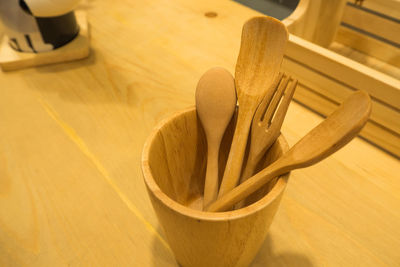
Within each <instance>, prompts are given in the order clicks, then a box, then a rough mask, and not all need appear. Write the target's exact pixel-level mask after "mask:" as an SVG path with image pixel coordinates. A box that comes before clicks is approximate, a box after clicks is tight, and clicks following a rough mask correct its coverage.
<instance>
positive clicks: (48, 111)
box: [0, 0, 400, 266]
mask: <svg viewBox="0 0 400 267" xmlns="http://www.w3.org/2000/svg"><path fill="white" fill-rule="evenodd" d="M82 8H83V9H85V10H87V12H88V17H89V21H90V25H91V46H92V51H91V56H90V58H88V59H86V60H82V61H77V62H73V63H66V64H58V65H53V66H46V67H40V68H31V69H26V70H22V71H14V72H9V73H3V72H0V85H1V87H0V266H64V265H70V266H177V264H176V262H175V261H174V257H173V255H172V253H171V251H170V249H169V247H168V244H167V243H166V241H165V238H164V235H163V233H162V230H161V229H160V226H159V223H158V222H157V219H156V217H155V214H154V212H153V210H152V207H151V204H150V201H149V199H148V196H147V193H146V190H145V185H144V182H143V179H142V175H141V169H140V159H141V151H142V147H143V144H144V142H145V140H146V137H147V136H148V134H149V133H150V131H151V130H152V128H153V127H154V126H155V124H156V123H157V122H158V121H160V120H161V119H162V118H165V117H166V116H168V115H170V114H172V113H173V112H174V111H177V110H180V109H183V108H185V107H188V106H191V105H193V104H194V90H195V88H196V83H197V81H198V79H199V78H200V76H201V74H202V73H204V71H206V70H207V69H208V68H210V67H213V66H222V67H225V68H227V69H228V70H230V71H231V72H232V73H233V71H234V66H235V62H236V57H237V54H238V50H239V44H240V32H241V27H242V25H243V23H244V22H245V21H246V20H247V19H249V18H250V17H252V16H255V15H259V14H258V13H257V12H255V11H252V10H250V9H248V8H246V7H244V6H241V5H239V4H237V3H235V2H232V1H228V0H221V1H211V0H207V1H186V0H175V1H166V0H152V1H147V0H144V1H129V0H120V1H118V3H117V2H116V1H111V0H102V1H100V0H90V1H88V4H86V5H84V6H83V7H82ZM215 15H216V16H215ZM321 120H322V118H321V117H319V116H318V115H316V114H314V113H312V112H311V111H309V110H307V109H306V108H304V107H303V106H300V105H299V104H297V103H292V104H291V106H290V108H289V111H288V115H287V118H286V120H285V122H284V125H283V130H282V131H283V133H284V135H285V136H286V138H287V139H288V142H289V144H290V145H293V144H294V143H295V142H296V141H297V140H298V139H299V138H300V137H301V136H303V135H304V134H305V133H307V132H308V131H309V130H310V129H311V128H312V127H313V126H315V125H317V124H318V123H319V122H320V121H321ZM399 178H400V164H399V161H398V160H397V159H395V158H393V157H391V156H389V155H388V154H385V153H384V152H383V151H381V150H379V149H378V148H376V147H374V146H372V145H370V144H369V143H367V142H365V141H363V140H361V139H358V138H357V139H355V140H353V141H352V142H351V143H350V144H349V145H348V146H346V147H345V148H343V149H342V150H341V151H339V152H337V153H336V154H334V155H333V156H331V157H330V158H328V159H326V160H325V161H323V162H321V163H319V164H317V165H315V166H313V167H310V168H307V169H303V170H297V171H294V172H293V173H292V175H291V178H290V181H289V186H288V188H287V190H286V192H285V195H284V197H283V200H282V203H281V206H280V208H279V211H278V213H277V215H276V217H275V219H274V222H273V224H272V226H271V229H270V232H269V235H268V236H267V239H266V241H265V243H264V244H263V246H262V248H261V250H260V252H259V253H258V255H257V257H256V259H255V260H254V263H253V265H252V266H267V265H268V266H399V265H400V253H399V249H400V197H399V196H400V179H399Z"/></svg>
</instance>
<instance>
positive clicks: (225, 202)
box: [206, 91, 371, 211]
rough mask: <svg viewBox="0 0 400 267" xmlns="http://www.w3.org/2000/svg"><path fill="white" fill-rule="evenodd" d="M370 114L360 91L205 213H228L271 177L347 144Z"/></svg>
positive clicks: (307, 163)
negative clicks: (228, 210)
mask: <svg viewBox="0 0 400 267" xmlns="http://www.w3.org/2000/svg"><path fill="white" fill-rule="evenodd" d="M370 113H371V100H370V98H369V96H368V94H367V93H364V92H362V91H358V92H356V93H354V94H353V95H351V96H350V97H349V98H348V99H346V101H345V102H343V104H342V105H341V106H340V107H339V108H338V109H337V110H336V111H335V112H333V113H332V114H331V115H329V116H328V117H327V118H326V119H325V120H324V121H323V122H321V123H320V124H319V125H318V126H317V127H315V128H314V129H313V130H311V131H310V132H309V133H308V134H307V135H305V136H304V137H303V138H302V139H301V140H300V141H299V142H297V143H296V144H295V145H294V146H293V147H292V148H291V149H289V151H287V152H286V153H285V154H284V155H283V156H282V157H280V158H279V159H278V160H276V161H275V162H273V163H272V164H271V165H269V166H268V167H267V168H265V169H263V170H262V171H260V172H259V173H257V174H256V175H254V176H252V177H251V178H249V179H248V180H247V181H245V182H244V183H242V184H241V185H239V186H238V187H236V188H235V189H233V190H231V191H230V192H229V193H227V194H225V195H224V196H223V197H222V198H220V199H218V200H217V201H215V202H214V203H212V204H211V205H210V206H209V207H208V208H207V209H206V210H207V211H224V210H227V209H229V208H230V207H232V205H234V204H235V203H237V202H238V201H240V200H243V199H245V198H246V197H247V196H249V195H250V194H251V193H253V192H255V191H256V190H258V189H260V188H261V187H262V186H263V185H264V184H266V183H267V182H269V181H270V180H271V179H272V178H274V177H277V176H279V175H281V174H284V173H287V172H289V171H291V170H294V169H299V168H304V167H308V166H310V165H313V164H315V163H317V162H319V161H321V160H323V159H324V158H326V157H328V156H329V155H331V154H332V153H334V152H335V151H337V150H339V149H340V148H341V147H343V146H344V145H346V144H347V143H348V142H350V140H351V139H353V138H354V137H355V136H356V135H357V134H358V132H359V131H360V130H361V129H362V127H363V126H364V124H365V123H366V122H367V120H368V117H369V115H370Z"/></svg>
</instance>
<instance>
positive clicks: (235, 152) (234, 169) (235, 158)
mask: <svg viewBox="0 0 400 267" xmlns="http://www.w3.org/2000/svg"><path fill="white" fill-rule="evenodd" d="M240 104H241V103H239V114H238V119H237V123H236V128H235V133H234V134H233V141H232V145H231V150H230V151H229V156H228V161H227V163H226V167H225V172H224V176H223V178H222V182H221V187H220V189H219V194H218V198H220V197H222V196H223V195H224V194H226V193H227V192H229V191H231V190H232V189H233V188H234V187H235V186H236V185H237V183H238V182H239V178H240V172H241V170H242V163H243V158H244V153H245V150H246V144H247V139H248V136H249V132H250V125H251V120H252V118H253V114H254V110H255V108H253V110H252V111H251V110H249V109H247V110H244V109H241V106H240ZM242 107H249V106H246V105H242Z"/></svg>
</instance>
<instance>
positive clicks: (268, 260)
mask: <svg viewBox="0 0 400 267" xmlns="http://www.w3.org/2000/svg"><path fill="white" fill-rule="evenodd" d="M157 232H159V233H160V232H162V231H160V229H157ZM163 238H165V237H164V236H163ZM272 248H273V244H272V240H271V237H270V236H269V235H267V238H266V239H265V241H264V244H263V245H262V246H261V249H260V251H259V252H258V254H257V256H256V257H255V259H254V261H253V263H252V264H251V265H250V267H264V266H296V267H313V266H314V265H313V263H312V262H311V260H310V259H309V258H307V256H305V255H302V254H296V253H292V252H281V253H278V254H275V253H274V252H273V251H272ZM166 250H167V251H166ZM152 266H154V267H158V266H171V267H175V266H181V265H179V264H178V263H177V262H176V261H175V258H174V256H173V254H172V252H171V251H169V250H168V249H167V248H166V247H165V246H164V244H163V243H162V242H160V240H159V239H158V238H156V237H154V240H153V264H152Z"/></svg>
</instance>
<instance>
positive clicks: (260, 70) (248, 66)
mask: <svg viewBox="0 0 400 267" xmlns="http://www.w3.org/2000/svg"><path fill="white" fill-rule="evenodd" d="M287 39H288V32H287V30H286V27H285V25H283V23H282V22H280V21H279V20H277V19H274V18H271V17H256V18H252V19H250V20H249V21H247V22H246V23H245V24H244V26H243V31H242V41H241V45H240V52H239V57H238V60H237V63H236V71H235V85H236V91H237V96H238V102H239V113H238V119H237V124H236V128H235V133H234V136H233V141H232V146H231V149H230V152H229V156H228V161H227V165H226V167H225V172H224V176H223V178H222V183H221V187H220V191H219V195H218V197H221V196H223V195H224V194H225V193H227V192H229V191H230V190H232V189H233V188H234V187H235V186H236V185H237V183H238V181H239V177H240V171H241V169H242V162H243V157H244V152H245V148H246V143H247V138H248V135H249V129H250V124H251V121H252V118H253V115H254V112H255V110H256V108H257V106H258V105H259V103H260V102H261V100H262V98H263V96H264V95H265V94H266V90H267V89H268V88H270V85H271V84H272V83H273V81H274V80H275V78H276V77H277V75H278V73H279V68H280V65H281V62H282V59H283V54H284V50H285V45H286V42H287Z"/></svg>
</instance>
